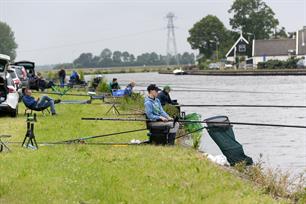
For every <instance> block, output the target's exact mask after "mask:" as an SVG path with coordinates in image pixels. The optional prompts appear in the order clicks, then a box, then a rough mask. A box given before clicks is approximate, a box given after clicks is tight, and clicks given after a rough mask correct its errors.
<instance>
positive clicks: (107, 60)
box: [99, 48, 113, 67]
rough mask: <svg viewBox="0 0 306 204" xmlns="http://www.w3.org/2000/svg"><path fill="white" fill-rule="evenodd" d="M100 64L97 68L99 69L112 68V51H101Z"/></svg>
mask: <svg viewBox="0 0 306 204" xmlns="http://www.w3.org/2000/svg"><path fill="white" fill-rule="evenodd" d="M100 58H101V60H100V64H99V66H101V67H108V66H112V64H113V60H112V51H111V50H110V49H108V48H105V49H104V50H102V52H101V54H100Z"/></svg>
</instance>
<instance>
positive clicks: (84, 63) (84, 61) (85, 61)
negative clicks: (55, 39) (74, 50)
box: [73, 53, 92, 67]
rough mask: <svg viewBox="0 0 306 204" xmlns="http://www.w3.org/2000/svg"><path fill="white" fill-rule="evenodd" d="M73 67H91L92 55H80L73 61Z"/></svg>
mask: <svg viewBox="0 0 306 204" xmlns="http://www.w3.org/2000/svg"><path fill="white" fill-rule="evenodd" d="M73 64H74V66H75V67H92V54H91V53H82V54H81V55H80V56H79V57H78V58H77V59H75V60H74V61H73Z"/></svg>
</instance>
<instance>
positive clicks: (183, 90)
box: [138, 89, 297, 94]
mask: <svg viewBox="0 0 306 204" xmlns="http://www.w3.org/2000/svg"><path fill="white" fill-rule="evenodd" d="M138 91H147V90H144V89H141V90H138ZM171 92H199V93H218V92H219V93H254V94H297V93H291V92H266V91H239V90H238V91H234V90H204V89H172V90H171Z"/></svg>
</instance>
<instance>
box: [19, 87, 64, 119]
mask: <svg viewBox="0 0 306 204" xmlns="http://www.w3.org/2000/svg"><path fill="white" fill-rule="evenodd" d="M22 100H23V102H24V104H25V105H26V106H27V107H29V108H30V109H31V108H32V109H34V110H35V109H41V108H48V107H50V109H51V113H52V115H56V111H55V106H54V104H56V103H60V102H61V100H53V99H52V98H49V97H48V96H42V97H41V98H38V99H35V98H34V97H33V96H32V91H31V90H30V89H28V88H26V89H25V90H24V96H23V97H22Z"/></svg>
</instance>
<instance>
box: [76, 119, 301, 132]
mask: <svg viewBox="0 0 306 204" xmlns="http://www.w3.org/2000/svg"><path fill="white" fill-rule="evenodd" d="M81 120H96V121H97V120H105V121H132V122H141V121H143V122H161V121H152V120H148V119H141V118H81ZM168 122H176V120H168ZM177 122H181V123H206V124H209V123H211V124H223V125H247V126H267V127H287V128H304V129H306V126H302V125H282V124H267V123H243V122H215V121H212V122H210V121H206V120H177Z"/></svg>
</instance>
